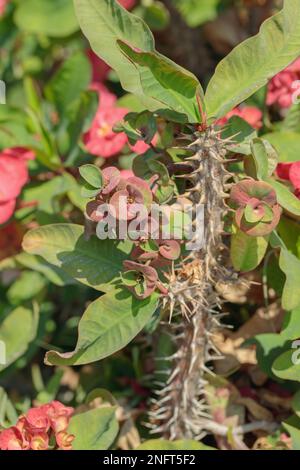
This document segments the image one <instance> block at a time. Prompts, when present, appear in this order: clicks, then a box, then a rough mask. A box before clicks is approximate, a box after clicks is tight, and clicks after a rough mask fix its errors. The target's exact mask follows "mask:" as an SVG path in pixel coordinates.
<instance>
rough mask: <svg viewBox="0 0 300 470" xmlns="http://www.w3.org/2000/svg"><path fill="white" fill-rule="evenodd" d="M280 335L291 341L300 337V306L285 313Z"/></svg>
mask: <svg viewBox="0 0 300 470" xmlns="http://www.w3.org/2000/svg"><path fill="white" fill-rule="evenodd" d="M280 336H281V337H282V338H286V339H287V340H290V341H293V340H296V339H298V338H300V307H298V308H295V309H294V310H292V311H291V312H287V313H286V314H285V317H284V325H283V330H282V331H281V333H280Z"/></svg>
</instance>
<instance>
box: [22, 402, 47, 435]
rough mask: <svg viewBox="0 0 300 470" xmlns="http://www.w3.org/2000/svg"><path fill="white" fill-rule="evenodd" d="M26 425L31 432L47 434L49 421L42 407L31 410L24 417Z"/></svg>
mask: <svg viewBox="0 0 300 470" xmlns="http://www.w3.org/2000/svg"><path fill="white" fill-rule="evenodd" d="M26 424H27V425H28V427H30V430H31V431H32V432H40V431H44V432H47V431H49V428H50V419H49V417H48V416H47V414H46V410H45V409H44V408H43V407H39V408H31V409H30V410H29V411H28V413H27V415H26Z"/></svg>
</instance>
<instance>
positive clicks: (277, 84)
mask: <svg viewBox="0 0 300 470" xmlns="http://www.w3.org/2000/svg"><path fill="white" fill-rule="evenodd" d="M297 80H300V58H299V59H297V60H296V61H295V62H293V63H292V64H291V65H289V67H287V68H286V69H285V70H283V71H282V72H279V73H278V74H277V75H275V77H274V78H272V80H271V81H270V83H269V85H268V95H267V104H268V105H269V106H270V105H273V104H278V105H279V107H280V108H289V107H290V106H291V105H292V104H293V95H294V94H296V95H297V91H298V90H300V85H299V84H298V85H297V83H296V82H297ZM298 95H299V93H298Z"/></svg>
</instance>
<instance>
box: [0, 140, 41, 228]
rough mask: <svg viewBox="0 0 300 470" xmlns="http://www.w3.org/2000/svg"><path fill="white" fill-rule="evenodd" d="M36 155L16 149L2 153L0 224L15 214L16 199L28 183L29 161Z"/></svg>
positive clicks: (0, 166) (0, 158) (0, 163)
mask: <svg viewBox="0 0 300 470" xmlns="http://www.w3.org/2000/svg"><path fill="white" fill-rule="evenodd" d="M33 158H34V153H33V152H31V151H29V150H27V149H24V148H21V147H15V148H10V149H6V150H4V151H3V152H1V153H0V224H3V223H5V222H6V221H7V220H9V219H10V217H11V216H12V215H13V213H14V209H15V206H16V199H17V197H18V196H19V194H20V192H21V190H22V188H23V186H24V185H25V184H26V183H27V181H28V170H27V161H28V160H30V159H33Z"/></svg>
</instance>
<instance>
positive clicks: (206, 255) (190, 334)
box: [150, 128, 234, 439]
mask: <svg viewBox="0 0 300 470" xmlns="http://www.w3.org/2000/svg"><path fill="white" fill-rule="evenodd" d="M188 148H189V150H192V151H193V156H192V157H188V158H187V159H186V160H187V161H188V163H191V164H192V165H193V172H192V174H189V175H186V177H187V179H188V181H189V182H190V183H189V186H188V189H187V191H186V193H185V195H184V196H185V197H186V198H187V199H188V200H189V201H190V203H191V204H192V205H193V209H194V217H196V213H197V209H198V207H199V205H204V214H205V215H204V226H205V233H204V244H203V248H202V249H199V250H198V251H190V252H189V253H188V255H187V256H186V258H185V259H184V260H183V261H182V262H181V264H180V266H178V267H176V269H175V270H174V271H173V273H172V274H171V275H170V278H169V283H170V289H169V296H168V299H167V300H166V301H165V305H164V307H165V311H167V315H169V316H170V317H173V321H172V323H171V324H170V325H169V326H168V327H167V329H168V333H169V335H170V336H171V337H172V339H173V342H174V348H175V353H174V354H173V356H171V358H168V359H170V365H171V372H170V376H169V378H168V380H167V382H166V384H165V386H164V387H163V388H162V389H161V390H159V391H158V392H157V394H158V399H157V400H156V401H155V403H154V406H153V409H152V412H151V413H150V418H151V423H152V426H153V432H159V433H162V434H163V435H164V436H165V437H166V438H168V439H181V438H185V439H201V438H202V437H203V436H204V435H205V434H206V432H207V422H208V421H209V418H210V413H209V408H208V406H207V402H206V397H205V385H206V381H205V375H206V374H207V373H211V372H210V370H209V368H208V365H207V364H208V363H209V362H210V361H211V360H212V359H214V358H215V356H216V355H217V356H218V355H219V353H218V351H217V350H216V348H215V346H214V344H213V336H214V334H215V333H216V332H217V331H218V329H219V328H220V318H221V316H222V314H221V313H220V309H221V305H222V299H221V298H220V295H219V292H218V285H219V283H220V284H223V285H224V283H229V282H230V283H232V282H233V280H234V279H233V278H234V273H233V272H232V270H231V269H229V268H227V267H226V259H227V247H226V246H225V245H224V244H223V240H222V238H223V237H222V236H223V233H224V217H225V215H226V213H227V210H228V209H227V205H226V198H227V194H226V191H225V188H228V181H229V180H230V179H231V178H232V175H231V174H230V173H229V172H228V171H227V170H226V168H225V157H226V143H224V142H223V141H222V139H221V137H220V135H219V134H218V133H217V132H216V131H215V130H214V129H213V128H208V129H207V130H206V131H205V132H202V133H201V132H196V133H195V134H194V135H193V141H192V143H191V144H190V145H189V147H188ZM194 238H195V240H196V238H197V234H195V237H194ZM195 240H194V241H195Z"/></svg>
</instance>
